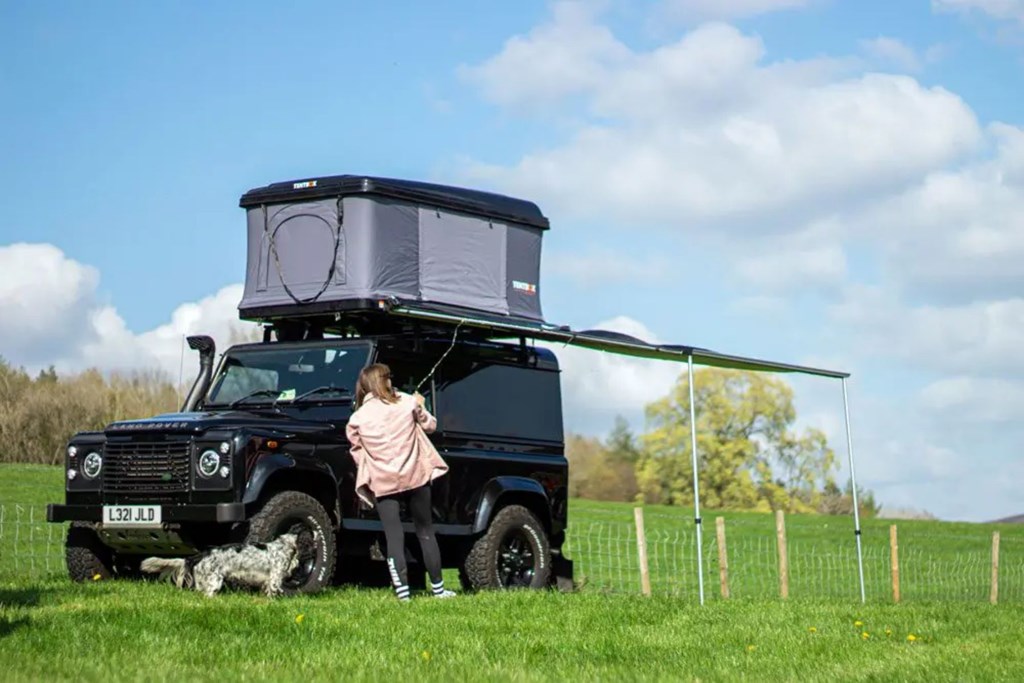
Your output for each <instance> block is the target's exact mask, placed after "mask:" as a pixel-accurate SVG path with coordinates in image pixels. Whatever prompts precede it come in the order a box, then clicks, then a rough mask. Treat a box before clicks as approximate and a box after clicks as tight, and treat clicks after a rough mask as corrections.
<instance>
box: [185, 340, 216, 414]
mask: <svg viewBox="0 0 1024 683" xmlns="http://www.w3.org/2000/svg"><path fill="white" fill-rule="evenodd" d="M187 341H188V347H189V348H190V349H193V350H195V351H199V375H198V376H197V377H196V381H195V382H194V383H193V384H192V388H191V389H190V390H189V392H188V397H187V398H186V399H185V404H184V405H182V406H181V412H183V413H190V412H192V411H193V410H195V409H196V404H198V403H199V399H201V398H202V397H203V396H205V395H206V391H207V390H208V389H209V388H210V382H211V381H212V380H213V356H214V354H215V353H216V352H217V345H216V344H215V343H214V342H213V338H212V337H207V336H206V335H196V336H194V337H189V338H188V340H187Z"/></svg>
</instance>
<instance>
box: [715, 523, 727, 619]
mask: <svg viewBox="0 0 1024 683" xmlns="http://www.w3.org/2000/svg"><path fill="white" fill-rule="evenodd" d="M715 533H716V534H717V535H718V582H719V583H720V584H721V585H722V597H723V598H725V599H726V600H728V599H729V553H727V552H726V550H725V518H724V517H716V518H715Z"/></svg>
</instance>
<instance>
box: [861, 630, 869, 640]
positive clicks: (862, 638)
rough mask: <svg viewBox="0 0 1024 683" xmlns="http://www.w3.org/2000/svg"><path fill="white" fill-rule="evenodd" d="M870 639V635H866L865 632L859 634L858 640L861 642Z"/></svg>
mask: <svg viewBox="0 0 1024 683" xmlns="http://www.w3.org/2000/svg"><path fill="white" fill-rule="evenodd" d="M870 637H871V634H870V633H868V632H867V631H863V632H861V634H860V639H861V640H867V639H868V638H870Z"/></svg>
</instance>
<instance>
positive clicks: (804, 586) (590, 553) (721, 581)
mask: <svg viewBox="0 0 1024 683" xmlns="http://www.w3.org/2000/svg"><path fill="white" fill-rule="evenodd" d="M599 516H600V517H604V518H602V519H598V520H595V521H591V522H587V523H584V524H579V523H576V524H572V525H571V526H570V532H569V534H568V540H567V544H566V549H565V551H566V555H567V556H568V557H570V558H572V559H573V561H574V563H575V576H576V580H577V583H578V584H579V585H580V586H581V588H582V589H583V590H587V591H600V592H609V593H639V592H640V591H641V585H642V584H641V568H640V560H639V557H640V553H639V551H638V547H637V529H636V525H635V523H634V521H633V520H632V519H629V518H626V517H624V516H623V515H621V514H620V515H615V514H614V513H609V514H608V515H599ZM764 517H765V521H764V522H751V521H749V520H741V521H738V522H732V521H730V522H729V525H728V527H727V531H726V534H725V538H726V542H725V557H724V558H723V557H721V556H720V554H719V547H718V537H717V534H716V533H715V526H714V524H706V523H705V525H704V531H703V534H702V535H703V538H702V543H701V547H702V551H703V552H702V556H703V557H702V560H703V561H702V567H701V572H702V575H703V579H704V592H705V598H706V599H707V600H716V599H722V597H723V595H724V594H726V590H727V594H728V596H729V597H730V598H741V599H743V598H754V599H771V598H778V597H780V596H781V594H782V585H781V584H782V579H781V574H780V557H779V541H778V538H777V532H776V529H775V527H774V522H773V521H772V518H771V517H770V516H768V515H765V516H764ZM665 521H666V520H664V519H659V516H658V515H657V514H655V515H651V516H649V517H648V518H647V520H646V524H645V526H646V530H645V536H646V545H647V549H646V550H647V558H648V571H649V575H650V585H651V593H652V594H654V595H677V596H689V597H692V598H693V599H695V600H696V598H697V595H698V583H697V546H696V530H695V526H694V522H693V520H692V518H691V519H686V518H684V517H683V516H682V515H673V516H672V519H671V523H672V525H673V526H675V527H676V528H675V529H669V528H666V526H665ZM712 521H713V520H712ZM843 521H846V520H843ZM846 524H847V525H849V522H848V521H846ZM684 525H685V526H684ZM804 532H805V535H806V530H804ZM812 536H813V535H812ZM992 542H993V541H992V534H991V532H990V531H987V530H986V529H984V528H979V531H978V533H977V534H961V533H948V532H944V531H941V530H937V529H935V528H934V527H933V529H932V530H929V531H927V532H922V531H914V532H911V533H906V534H903V536H901V537H900V538H899V540H898V550H897V558H898V590H899V596H900V600H901V601H908V600H968V601H988V600H990V599H991V597H992V585H993V556H992ZM862 543H863V566H864V585H865V596H866V598H867V599H868V600H871V601H876V602H877V601H892V600H893V599H894V578H893V574H894V572H893V556H892V548H891V544H890V538H889V535H888V532H886V533H884V534H882V533H874V534H865V535H864V536H862ZM723 559H724V560H725V565H726V568H727V570H726V572H725V576H724V577H723V575H722V572H721V571H720V568H721V566H720V565H721V561H722V560H723ZM786 564H787V572H786V578H787V588H788V595H789V597H791V598H826V599H859V597H860V587H859V586H860V581H859V577H858V565H857V550H856V545H855V542H854V537H853V534H852V533H849V531H844V532H843V533H841V534H840V533H837V532H836V531H835V530H833V531H832V532H831V537H830V538H828V537H821V538H813V537H811V538H795V539H794V538H790V539H787V542H786ZM723 586H724V587H723ZM997 586H998V601H999V602H1000V603H1003V602H1016V603H1021V602H1024V529H1022V530H1021V533H1020V534H1019V535H1017V534H1015V535H1013V536H1010V535H1008V534H1006V533H1005V532H1004V533H1003V534H1002V536H1001V539H1000V550H999V558H998V572H997Z"/></svg>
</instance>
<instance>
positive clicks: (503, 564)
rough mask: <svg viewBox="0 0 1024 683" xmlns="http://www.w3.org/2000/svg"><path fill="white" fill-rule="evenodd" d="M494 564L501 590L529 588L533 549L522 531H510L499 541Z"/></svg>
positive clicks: (531, 577)
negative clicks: (495, 564) (496, 568)
mask: <svg viewBox="0 0 1024 683" xmlns="http://www.w3.org/2000/svg"><path fill="white" fill-rule="evenodd" d="M496 562H497V566H498V583H500V584H501V586H502V587H503V588H529V587H530V585H531V584H532V583H533V576H534V574H535V573H536V570H535V569H534V553H533V548H532V546H531V545H530V540H529V538H527V536H526V532H525V531H523V530H522V529H519V528H516V529H511V530H509V531H508V533H506V534H505V536H504V538H502V539H501V543H500V544H499V546H498V557H497V559H496Z"/></svg>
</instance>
